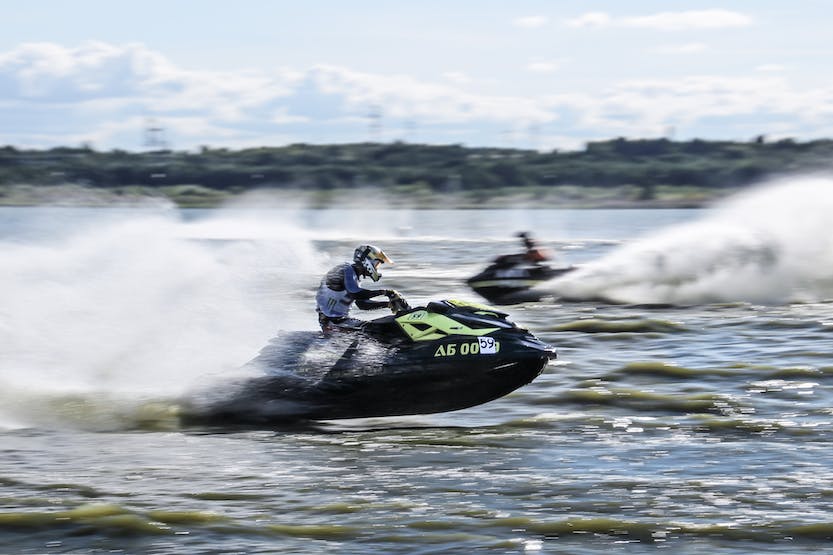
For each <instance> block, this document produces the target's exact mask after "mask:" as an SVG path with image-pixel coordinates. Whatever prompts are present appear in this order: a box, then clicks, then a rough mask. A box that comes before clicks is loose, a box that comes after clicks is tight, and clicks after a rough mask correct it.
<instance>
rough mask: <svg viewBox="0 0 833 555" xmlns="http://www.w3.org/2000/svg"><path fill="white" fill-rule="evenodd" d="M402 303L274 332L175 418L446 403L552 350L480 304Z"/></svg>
mask: <svg viewBox="0 0 833 555" xmlns="http://www.w3.org/2000/svg"><path fill="white" fill-rule="evenodd" d="M403 308H404V309H403V310H400V311H399V312H397V313H396V314H392V315H390V316H386V317H382V318H379V319H377V320H372V321H369V322H366V323H365V324H364V325H362V326H361V327H360V328H358V329H357V330H355V331H337V332H330V333H327V334H325V333H323V332H288V333H281V334H279V335H278V336H277V337H275V338H273V339H272V340H271V341H270V342H269V344H267V345H266V346H265V347H264V348H263V349H262V350H261V352H260V353H259V354H258V355H257V357H255V358H254V359H253V360H252V361H250V362H249V363H248V364H247V367H248V368H249V369H252V370H254V371H255V373H256V374H260V375H258V376H256V377H253V378H248V379H244V380H241V381H238V382H234V383H223V384H220V385H219V386H218V387H217V388H216V389H214V390H211V391H207V392H202V393H200V394H198V395H195V396H193V397H192V398H191V399H189V400H188V402H187V403H186V405H185V408H184V410H183V419H184V420H185V421H186V423H196V424H209V425H227V424H244V425H245V424H251V425H258V424H260V425H263V424H280V423H286V422H293V421H303V420H331V419H343V418H366V417H382V416H399V415H413V414H429V413H437V412H446V411H453V410H458V409H464V408H467V407H472V406H475V405H480V404H482V403H486V402H488V401H492V400H494V399H497V398H499V397H502V396H504V395H506V394H508V393H510V392H512V391H514V390H515V389H517V388H519V387H521V386H523V385H525V384H528V383H529V382H531V381H532V380H534V379H535V378H536V377H537V376H538V375H539V374H540V373H541V372H542V371H543V369H544V367H545V366H546V365H547V362H548V361H549V360H550V359H554V358H555V357H556V352H555V349H554V348H553V347H551V346H550V345H547V344H545V343H543V342H541V341H540V340H538V339H537V338H536V337H535V336H534V335H532V334H531V333H530V332H529V331H527V330H525V329H523V328H520V327H518V326H517V325H516V324H514V323H513V322H511V321H509V320H507V318H506V317H507V314H506V313H504V312H500V311H498V310H495V309H494V308H491V307H488V306H484V305H478V304H472V303H466V302H461V301H454V300H444V301H435V302H430V303H428V305H427V306H424V307H418V308H410V307H407V305H404V307H403Z"/></svg>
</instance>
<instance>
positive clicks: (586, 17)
mask: <svg viewBox="0 0 833 555" xmlns="http://www.w3.org/2000/svg"><path fill="white" fill-rule="evenodd" d="M751 24H752V18H751V17H749V16H747V15H745V14H742V13H739V12H733V11H729V10H720V9H713V10H690V11H682V12H660V13H655V14H651V15H643V16H632V17H619V18H615V17H613V16H611V15H609V14H607V13H604V12H588V13H585V14H583V15H580V16H578V17H576V18H573V19H570V20H568V21H567V25H568V26H570V27H632V28H640V29H656V30H659V31H683V30H689V29H722V28H727V27H747V26H749V25H751Z"/></svg>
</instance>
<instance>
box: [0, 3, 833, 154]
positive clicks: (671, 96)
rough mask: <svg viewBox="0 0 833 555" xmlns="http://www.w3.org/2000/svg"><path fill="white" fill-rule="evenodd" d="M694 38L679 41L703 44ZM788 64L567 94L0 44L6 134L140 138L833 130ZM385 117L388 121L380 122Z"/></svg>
mask: <svg viewBox="0 0 833 555" xmlns="http://www.w3.org/2000/svg"><path fill="white" fill-rule="evenodd" d="M596 20H597V21H602V20H603V19H602V18H597V19H596ZM683 46H684V48H682V49H679V48H678V51H680V50H681V51H683V52H685V51H692V52H696V51H699V49H700V46H699V43H692V44H690V45H683ZM571 62H572V61H571ZM562 63H563V60H559V59H544V58H540V59H532V60H530V61H529V63H528V64H527V65H526V69H527V70H528V71H533V72H541V73H550V72H553V71H556V70H559V68H560V66H561V64H562ZM776 69H778V68H776V67H767V66H761V67H758V68H753V69H751V70H750V72H749V74H748V75H746V76H743V75H734V76H726V75H696V76H688V77H681V78H673V79H672V78H669V79H640V80H625V81H619V82H615V81H611V82H609V83H608V84H607V85H606V86H599V85H598V83H594V85H593V88H592V89H591V88H581V86H580V85H576V86H575V87H579V88H571V85H570V82H569V81H567V80H566V77H565V80H563V81H560V82H559V83H557V84H556V85H555V86H557V87H558V90H559V91H563V92H562V93H561V94H557V95H554V94H525V93H522V92H519V93H515V94H502V95H501V94H485V93H483V92H481V91H480V90H478V89H477V88H476V87H474V86H472V83H471V82H469V81H468V80H469V77H468V76H466V75H465V74H463V73H459V72H453V73H448V74H445V75H443V76H442V77H438V78H437V79H436V80H435V81H429V80H425V79H419V78H417V77H414V76H411V75H406V74H380V73H371V72H363V71H356V70H355V69H352V68H349V67H343V66H336V65H316V66H311V67H306V68H300V69H298V68H279V69H275V70H272V71H227V72H207V71H195V70H191V69H188V68H183V67H179V66H177V65H176V64H173V63H172V62H170V61H169V60H168V59H167V58H165V57H164V56H163V55H161V54H160V53H158V52H155V51H153V50H151V49H148V48H147V47H146V46H144V45H141V44H124V45H115V44H106V43H100V42H90V43H85V44H83V45H80V46H78V47H74V48H70V47H64V46H61V45H57V44H51V43H37V44H27V45H21V46H19V47H17V48H15V49H13V50H11V51H7V52H0V121H2V122H3V125H2V126H0V145H3V144H10V145H15V146H22V147H50V146H56V145H68V144H69V145H73V144H78V143H80V142H92V143H93V145H94V146H95V147H97V148H126V149H140V148H143V141H144V131H145V127H146V126H147V125H148V123H147V122H148V121H149V119H150V118H153V119H154V120H155V121H156V122H158V125H159V126H160V127H163V128H164V130H165V131H164V133H165V139H166V140H167V141H168V143H169V144H170V145H171V146H172V147H173V148H175V149H191V148H196V147H198V146H200V145H212V146H225V147H230V148H239V147H242V146H254V145H280V144H287V143H291V142H311V143H334V142H356V141H365V140H368V139H369V138H372V139H373V140H393V139H399V138H402V133H403V131H402V130H403V129H406V128H408V126H410V127H411V128H413V129H416V130H418V131H417V133H418V138H419V140H420V141H421V142H429V143H448V142H462V143H465V144H470V145H478V146H482V145H489V146H495V145H504V146H505V137H506V130H507V129H521V130H522V129H529V128H531V127H532V126H534V127H535V128H536V129H537V130H538V131H537V132H536V136H537V137H538V141H539V144H544V143H545V144H546V145H547V146H553V147H556V146H559V145H562V146H561V147H562V148H563V147H564V145H567V146H569V145H573V146H574V145H576V144H579V143H581V142H582V141H585V140H588V139H602V138H609V137H615V136H627V137H640V136H642V137H644V136H658V135H661V134H663V133H665V130H666V129H668V128H669V127H671V126H673V127H674V128H675V129H677V133H678V134H677V137H678V138H683V137H685V136H686V134H688V136H691V135H695V136H699V137H701V138H720V139H729V138H741V139H743V138H748V137H751V136H754V135H758V134H763V133H765V134H767V135H770V136H772V135H774V134H775V133H776V132H777V133H778V134H779V135H780V136H784V135H792V136H795V137H798V138H801V137H805V138H806V137H818V136H825V135H829V134H830V133H831V131H833V82H830V83H828V84H827V85H823V86H813V87H808V86H805V85H803V84H801V83H795V82H793V81H791V80H789V79H787V78H786V76H785V75H784V74H783V73H782V72H779V71H775V70H776ZM566 73H567V72H561V73H559V75H562V74H566ZM464 86H465V88H464ZM506 90H510V91H511V90H517V89H512V88H507V89H506ZM371 114H375V115H374V116H373V117H371ZM371 123H378V124H379V125H378V128H379V131H378V132H376V133H375V134H371V133H370V129H371V127H372V126H371ZM406 138H407V135H406ZM525 140H531V139H529V134H528V133H524V132H521V133H519V134H518V136H517V137H516V140H515V143H514V146H528V145H524V144H523V141H525ZM556 142H557V143H558V144H556Z"/></svg>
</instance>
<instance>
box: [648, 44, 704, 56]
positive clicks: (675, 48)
mask: <svg viewBox="0 0 833 555" xmlns="http://www.w3.org/2000/svg"><path fill="white" fill-rule="evenodd" d="M707 49H708V46H706V45H705V44H703V43H702V42H689V43H686V44H669V45H666V46H662V47H660V49H659V51H660V52H662V53H663V54H697V53H700V52H704V51H706V50H707Z"/></svg>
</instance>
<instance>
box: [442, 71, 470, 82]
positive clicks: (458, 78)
mask: <svg viewBox="0 0 833 555" xmlns="http://www.w3.org/2000/svg"><path fill="white" fill-rule="evenodd" d="M443 78H445V79H446V80H447V81H449V82H450V83H453V84H455V85H468V84H469V83H471V77H469V76H468V75H466V74H465V73H463V72H461V71H446V72H445V73H443Z"/></svg>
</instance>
